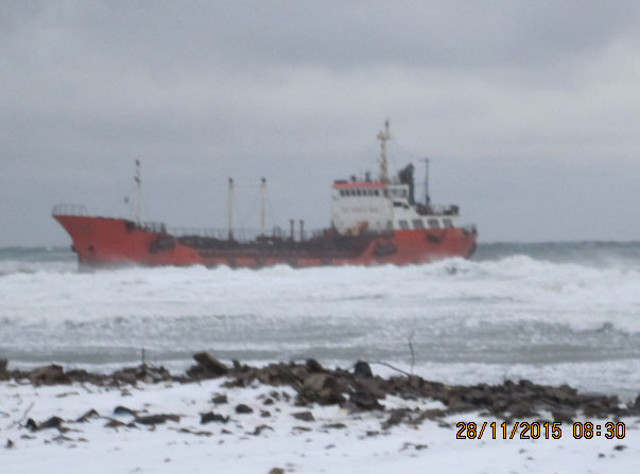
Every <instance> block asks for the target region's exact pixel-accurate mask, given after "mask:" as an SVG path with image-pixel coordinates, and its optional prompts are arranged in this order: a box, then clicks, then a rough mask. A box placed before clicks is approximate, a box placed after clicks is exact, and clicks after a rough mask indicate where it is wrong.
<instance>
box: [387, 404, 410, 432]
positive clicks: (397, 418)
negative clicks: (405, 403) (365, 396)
mask: <svg viewBox="0 0 640 474" xmlns="http://www.w3.org/2000/svg"><path fill="white" fill-rule="evenodd" d="M410 412H411V410H409V409H408V408H397V409H395V410H392V411H391V415H390V416H389V418H387V420H386V421H385V422H384V423H382V429H384V430H388V429H389V428H391V427H392V426H395V425H397V424H399V423H400V422H402V421H404V420H405V419H406V418H408V417H409V414H410Z"/></svg>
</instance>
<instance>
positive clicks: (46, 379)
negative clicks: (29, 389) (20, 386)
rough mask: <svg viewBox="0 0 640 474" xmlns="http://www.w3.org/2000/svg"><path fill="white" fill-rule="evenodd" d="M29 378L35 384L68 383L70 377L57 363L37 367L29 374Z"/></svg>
mask: <svg viewBox="0 0 640 474" xmlns="http://www.w3.org/2000/svg"><path fill="white" fill-rule="evenodd" d="M29 380H31V383H33V384H35V385H56V384H70V383H71V379H70V378H69V376H67V374H65V373H64V370H63V369H62V367H60V366H59V365H55V364H52V365H48V366H46V367H38V368H37V369H34V370H32V371H31V373H30V374H29Z"/></svg>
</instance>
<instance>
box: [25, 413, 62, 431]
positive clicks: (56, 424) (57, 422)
mask: <svg viewBox="0 0 640 474" xmlns="http://www.w3.org/2000/svg"><path fill="white" fill-rule="evenodd" d="M63 421H64V420H63V419H62V418H59V417H57V416H52V417H51V418H49V419H48V420H45V421H43V422H42V423H38V422H36V421H35V420H34V419H33V418H29V419H28V420H27V423H26V424H25V427H26V428H27V429H29V430H31V431H40V430H46V429H48V428H60V426H61V425H62V422H63Z"/></svg>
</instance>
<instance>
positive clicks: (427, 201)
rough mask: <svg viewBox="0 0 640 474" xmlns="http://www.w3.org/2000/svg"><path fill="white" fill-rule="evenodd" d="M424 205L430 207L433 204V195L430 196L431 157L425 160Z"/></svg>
mask: <svg viewBox="0 0 640 474" xmlns="http://www.w3.org/2000/svg"><path fill="white" fill-rule="evenodd" d="M422 161H424V168H425V174H424V205H425V206H427V207H429V206H430V205H431V197H430V196H429V158H425V159H424V160H422Z"/></svg>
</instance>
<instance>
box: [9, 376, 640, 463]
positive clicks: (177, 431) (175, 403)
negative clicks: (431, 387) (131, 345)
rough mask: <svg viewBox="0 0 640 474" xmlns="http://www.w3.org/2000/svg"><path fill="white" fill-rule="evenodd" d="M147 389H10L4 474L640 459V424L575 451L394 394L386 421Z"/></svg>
mask: <svg viewBox="0 0 640 474" xmlns="http://www.w3.org/2000/svg"><path fill="white" fill-rule="evenodd" d="M110 380H111V379H110ZM147 380H148V382H149V383H146V382H144V381H141V380H134V381H133V382H134V383H132V384H131V383H124V382H122V381H119V382H118V383H109V384H102V383H99V384H96V383H91V382H77V381H72V382H71V383H69V384H66V383H63V384H53V385H38V384H37V383H35V384H34V383H32V382H33V381H32V380H29V378H22V379H18V380H15V379H9V380H4V381H2V382H0V400H2V402H1V405H0V440H1V441H2V449H1V451H0V452H1V453H2V454H1V456H2V466H3V468H2V472H6V473H35V472H65V473H83V474H84V473H86V472H92V473H131V472H147V473H156V472H160V473H161V472H190V473H199V472H202V473H205V472H206V473H208V472H242V473H245V472H246V473H265V474H266V473H269V472H272V473H278V472H299V473H316V472H317V473H320V472H344V473H348V472H367V473H389V472H394V471H397V472H405V473H422V472H426V471H431V470H434V469H435V470H437V471H439V472H474V473H476V472H477V473H481V472H487V473H502V472H504V473H512V472H545V473H546V472H581V473H586V472H594V473H596V472H597V473H603V472H611V473H613V472H616V473H618V472H633V470H634V468H635V465H636V463H637V459H638V456H639V455H640V435H639V432H640V431H639V429H640V422H639V418H638V417H637V416H622V417H619V416H614V415H613V414H612V415H611V416H605V417H602V418H596V417H593V416H590V417H589V416H585V414H584V413H581V412H578V413H577V416H576V418H575V419H574V420H573V422H579V423H582V422H586V421H590V422H592V423H594V425H595V424H600V425H602V426H603V428H602V432H601V433H600V434H599V435H596V433H595V431H594V433H593V436H592V437H591V438H590V439H587V435H585V434H584V433H577V434H582V439H576V437H575V435H576V432H574V430H573V428H572V426H573V422H571V421H565V422H562V423H561V424H559V425H557V426H559V427H560V428H561V431H560V432H558V431H556V432H550V431H546V432H545V430H544V428H543V429H542V430H541V431H540V432H539V434H538V439H531V438H529V439H522V438H523V436H521V435H522V434H523V430H522V429H520V430H516V434H515V436H513V438H511V430H512V429H513V427H514V423H515V422H517V421H519V422H520V423H522V422H524V421H529V422H531V423H536V420H539V421H538V423H540V424H541V426H543V427H544V421H543V419H544V418H548V417H549V416H550V413H541V414H540V415H541V417H542V418H540V417H537V418H535V417H534V418H530V419H528V420H525V419H519V420H516V419H508V420H506V421H505V419H504V418H496V417H492V416H490V415H489V414H488V413H487V411H486V410H476V411H463V412H460V413H450V412H448V411H447V410H446V408H447V406H446V405H445V404H443V403H442V402H441V401H439V400H434V399H429V398H415V397H412V396H409V397H403V396H393V395H388V394H387V395H385V396H384V398H381V399H380V400H379V402H380V405H381V408H380V409H372V410H353V406H352V407H351V408H350V407H349V403H348V402H347V403H340V404H329V405H321V404H319V403H301V402H300V397H299V390H298V391H297V390H294V389H293V388H292V387H291V386H287V385H281V386H279V385H271V384H265V383H261V382H259V381H258V380H253V381H251V382H250V383H249V384H248V385H246V386H237V385H242V384H239V383H238V380H239V379H235V381H234V377H233V376H231V375H229V376H221V377H216V378H212V379H204V380H199V381H191V382H189V383H184V382H179V381H172V380H165V381H161V380H158V381H156V382H153V381H152V380H151V378H148V379H147ZM130 381H131V380H130ZM425 414H426V416H425ZM429 414H432V415H433V416H429ZM399 415H400V416H399ZM609 421H612V422H615V423H623V424H624V433H622V431H621V430H620V427H619V428H618V432H617V433H616V435H615V436H613V437H612V439H607V438H606V437H605V434H606V432H605V429H604V426H605V423H607V422H609ZM459 422H465V423H468V422H475V423H476V424H477V426H478V431H479V430H480V427H481V426H482V424H483V423H485V422H486V423H487V425H486V426H487V428H486V431H485V432H484V433H483V436H482V439H477V438H478V437H479V436H478V433H476V435H475V436H476V439H457V435H459V434H462V435H466V436H467V437H469V435H470V434H471V433H470V432H468V430H461V429H460V427H459V426H456V424H457V423H459ZM492 422H495V425H493V426H494V430H493V432H492V429H491V426H492V425H491V423H492ZM503 423H506V426H507V431H506V432H505V433H504V435H503V429H502V426H503V425H502V424H503ZM581 426H583V425H581ZM618 426H620V425H618ZM495 427H497V429H495ZM524 434H525V435H526V433H524ZM531 435H534V436H535V431H534V430H532V431H531V432H530V433H529V436H531ZM553 435H555V436H553ZM494 437H495V439H494ZM525 438H526V436H525Z"/></svg>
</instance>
